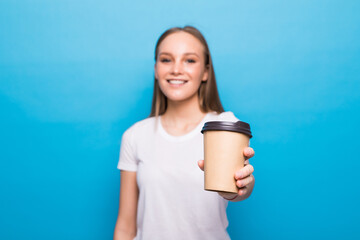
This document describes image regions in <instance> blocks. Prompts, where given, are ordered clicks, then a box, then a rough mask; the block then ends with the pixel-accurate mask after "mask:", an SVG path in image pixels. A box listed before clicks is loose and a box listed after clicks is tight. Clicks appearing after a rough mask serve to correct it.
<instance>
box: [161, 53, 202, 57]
mask: <svg viewBox="0 0 360 240" xmlns="http://www.w3.org/2000/svg"><path fill="white" fill-rule="evenodd" d="M160 55H170V56H171V55H172V54H171V53H168V52H161V53H159V56H160ZM183 55H195V56H197V57H199V55H198V54H197V53H194V52H187V53H184V54H183Z"/></svg>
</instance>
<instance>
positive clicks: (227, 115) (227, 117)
mask: <svg viewBox="0 0 360 240" xmlns="http://www.w3.org/2000/svg"><path fill="white" fill-rule="evenodd" d="M219 120H220V121H229V122H237V121H239V119H238V118H237V117H235V115H234V113H233V112H230V111H229V112H223V113H220V115H219Z"/></svg>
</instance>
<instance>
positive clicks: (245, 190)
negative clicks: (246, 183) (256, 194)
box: [238, 187, 248, 196]
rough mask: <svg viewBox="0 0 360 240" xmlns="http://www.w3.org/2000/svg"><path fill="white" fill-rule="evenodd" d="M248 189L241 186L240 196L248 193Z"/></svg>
mask: <svg viewBox="0 0 360 240" xmlns="http://www.w3.org/2000/svg"><path fill="white" fill-rule="evenodd" d="M247 191H248V189H247V188H246V187H245V188H240V189H239V191H238V195H240V196H243V195H245V194H246V193H247Z"/></svg>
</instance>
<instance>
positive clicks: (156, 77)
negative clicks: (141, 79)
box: [154, 63, 158, 79]
mask: <svg viewBox="0 0 360 240" xmlns="http://www.w3.org/2000/svg"><path fill="white" fill-rule="evenodd" d="M154 75H155V79H158V76H157V73H156V63H155V64H154Z"/></svg>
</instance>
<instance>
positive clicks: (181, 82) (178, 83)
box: [168, 80, 186, 85]
mask: <svg viewBox="0 0 360 240" xmlns="http://www.w3.org/2000/svg"><path fill="white" fill-rule="evenodd" d="M168 82H169V83H171V84H177V85H180V84H184V83H185V82H186V81H185V80H168Z"/></svg>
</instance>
